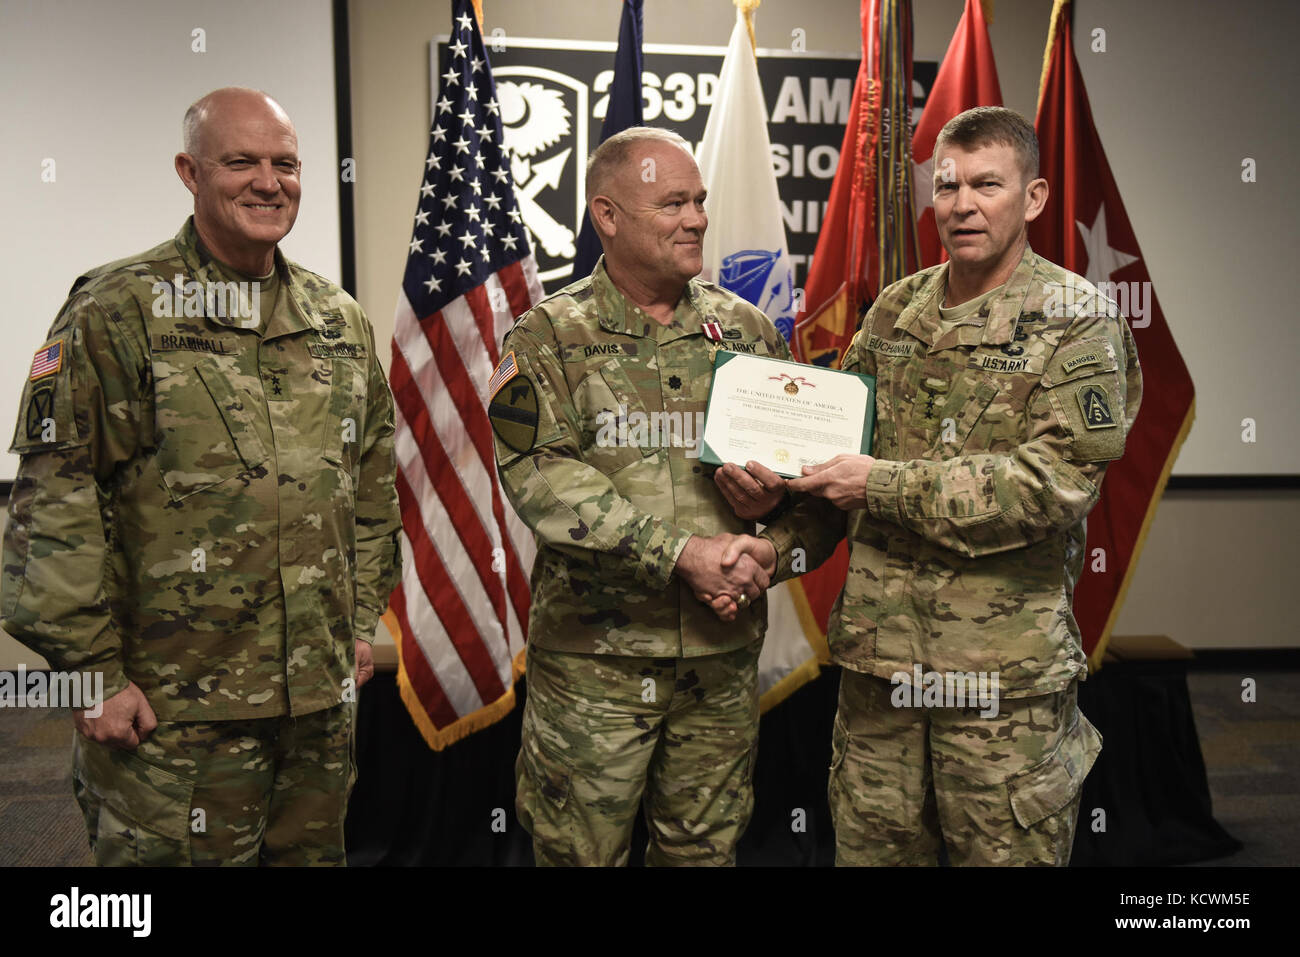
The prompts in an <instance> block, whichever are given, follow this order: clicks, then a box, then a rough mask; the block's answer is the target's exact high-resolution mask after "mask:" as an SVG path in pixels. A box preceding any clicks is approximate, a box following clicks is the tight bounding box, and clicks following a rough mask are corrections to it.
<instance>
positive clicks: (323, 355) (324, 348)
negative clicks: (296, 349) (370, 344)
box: [307, 342, 366, 359]
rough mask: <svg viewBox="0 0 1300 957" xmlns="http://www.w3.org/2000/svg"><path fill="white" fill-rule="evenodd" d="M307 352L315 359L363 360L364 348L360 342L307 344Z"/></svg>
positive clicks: (364, 355)
mask: <svg viewBox="0 0 1300 957" xmlns="http://www.w3.org/2000/svg"><path fill="white" fill-rule="evenodd" d="M307 351H308V352H310V353H311V354H312V355H313V356H315V357H316V358H317V359H364V358H365V357H366V347H365V346H364V345H362V344H361V343H360V342H309V343H307Z"/></svg>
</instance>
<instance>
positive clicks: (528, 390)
mask: <svg viewBox="0 0 1300 957" xmlns="http://www.w3.org/2000/svg"><path fill="white" fill-rule="evenodd" d="M488 394H489V395H490V396H491V399H490V401H489V402H488V419H489V420H490V421H491V422H492V431H493V432H495V433H496V434H497V438H499V439H500V440H501V441H502V442H504V443H505V444H506V445H508V446H509V447H510V448H512V449H514V450H515V451H516V452H527V451H529V450H531V449H532V447H533V443H534V442H535V441H536V439H537V389H536V387H534V385H533V382H532V380H531V379H529V378H528V376H526V375H522V374H520V371H519V364H518V362H517V361H516V359H515V354H514V352H509V353H507V354H506V355H505V356H504V357H503V358H502V359H501V362H500V364H499V365H498V366H497V368H496V371H495V372H493V373H492V378H491V379H489V380H488Z"/></svg>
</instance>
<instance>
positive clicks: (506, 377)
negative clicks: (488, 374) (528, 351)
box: [488, 350, 519, 396]
mask: <svg viewBox="0 0 1300 957" xmlns="http://www.w3.org/2000/svg"><path fill="white" fill-rule="evenodd" d="M518 373H519V365H518V364H517V363H516V362H515V353H514V350H511V351H510V352H507V353H506V354H505V356H504V357H503V358H502V360H501V362H500V363H499V364H498V365H497V371H496V372H493V373H492V378H491V379H488V395H489V396H493V395H496V394H497V392H498V391H500V389H501V387H502V386H503V385H505V384H506V383H507V382H509V381H510V380H511V379H513V378H514V377H515V376H516V375H517V374H518Z"/></svg>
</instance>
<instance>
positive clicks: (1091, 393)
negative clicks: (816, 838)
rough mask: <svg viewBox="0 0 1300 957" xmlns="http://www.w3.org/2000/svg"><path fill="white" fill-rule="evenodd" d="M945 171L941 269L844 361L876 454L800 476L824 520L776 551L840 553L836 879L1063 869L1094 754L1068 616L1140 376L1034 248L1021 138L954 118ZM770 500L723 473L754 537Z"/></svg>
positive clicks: (1062, 274) (901, 287)
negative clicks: (1017, 867)
mask: <svg viewBox="0 0 1300 957" xmlns="http://www.w3.org/2000/svg"><path fill="white" fill-rule="evenodd" d="M934 169H935V176H934V184H933V186H934V212H935V220H936V222H937V224H938V227H939V236H940V239H941V240H942V242H943V246H944V249H945V250H947V253H948V260H949V261H948V262H947V263H945V264H943V265H940V266H935V267H932V268H930V269H926V270H923V271H921V272H919V273H916V274H915V275H912V276H909V277H907V278H906V279H904V280H902V281H901V282H897V283H895V284H893V285H892V286H890V287H889V288H887V289H885V290H883V291H882V292H881V294H880V296H879V297H878V298H877V300H876V301H875V303H873V304H872V306H871V310H870V311H869V312H868V313H867V316H866V318H865V319H864V320H863V323H862V327H861V328H860V329H859V330H858V333H857V335H856V336H855V337H854V339H853V342H852V344H851V345H850V346H849V349H848V351H847V352H846V354H845V356H844V360H843V363H842V365H843V368H844V369H846V370H849V371H855V372H861V373H866V374H869V375H873V376H875V377H876V385H877V391H876V431H875V438H874V444H873V448H872V453H873V454H872V455H840V456H836V457H835V458H833V459H831V460H830V461H829V462H826V463H824V464H822V465H818V466H812V467H806V468H805V469H804V473H805V474H804V476H803V477H802V478H798V479H793V480H791V481H790V482H789V483H788V488H789V489H790V491H792V492H795V493H802V494H807V495H812V496H814V497H815V498H816V499H820V500H821V501H822V502H823V508H822V512H821V515H820V516H816V515H813V514H811V513H810V514H809V515H807V517H806V520H805V521H802V522H800V523H799V524H798V525H796V526H795V528H794V529H793V530H784V529H783V530H774V529H768V530H766V531H765V532H764V535H769V534H770V535H772V536H773V544H774V545H775V546H777V547H780V548H782V549H785V548H787V547H788V546H789V545H790V544H791V542H793V543H795V544H796V545H797V546H800V547H805V548H807V550H808V566H809V567H815V566H816V565H817V564H819V563H820V562H821V561H822V560H824V559H825V557H826V556H828V555H829V554H830V552H831V550H832V549H833V548H834V547H835V545H836V544H837V542H838V541H839V539H840V538H841V537H844V536H845V535H847V538H848V543H849V568H848V576H847V579H846V581H845V584H844V590H843V593H842V594H841V595H840V599H839V602H838V604H837V605H836V606H835V608H834V610H833V611H832V613H831V622H830V627H829V635H828V636H827V637H828V640H829V644H830V649H831V655H832V657H833V659H834V660H835V661H836V662H837V663H838V664H840V665H842V666H843V668H844V670H843V673H842V676H841V681H840V698H839V710H838V713H837V715H836V719H835V732H834V741H833V755H834V757H833V764H832V767H831V777H830V787H829V798H830V805H831V813H832V817H833V820H834V822H835V839H836V860H837V862H838V863H840V864H874V865H884V864H934V863H936V862H937V861H938V858H939V849H940V846H941V844H942V845H943V846H944V847H946V848H947V851H948V855H949V858H950V859H951V860H952V862H953V863H955V864H982V865H988V864H1046V865H1064V864H1066V863H1068V862H1069V859H1070V850H1071V846H1072V843H1073V839H1074V829H1075V823H1076V820H1077V818H1078V812H1079V789H1080V787H1081V786H1082V783H1083V779H1084V777H1085V776H1086V775H1087V773H1088V770H1089V768H1091V767H1092V763H1093V761H1094V760H1095V758H1096V756H1097V754H1098V752H1099V751H1100V750H1101V737H1100V735H1098V733H1097V731H1096V730H1095V729H1094V728H1093V726H1092V725H1091V724H1090V723H1089V722H1088V719H1087V718H1086V717H1084V716H1083V714H1082V713H1081V712H1080V711H1079V708H1078V703H1077V689H1078V682H1079V681H1081V680H1083V679H1084V678H1085V677H1086V675H1087V661H1086V659H1085V657H1084V654H1083V649H1082V646H1081V641H1080V635H1079V626H1078V624H1077V622H1076V621H1075V618H1074V613H1073V610H1072V608H1071V601H1072V598H1073V595H1074V586H1075V583H1076V582H1077V581H1078V580H1079V576H1080V574H1081V573H1082V570H1083V551H1084V540H1085V535H1084V520H1085V518H1086V516H1087V514H1088V512H1089V510H1090V509H1091V508H1092V507H1093V505H1094V504H1096V502H1097V499H1098V496H1099V495H1100V490H1101V482H1102V479H1103V477H1104V476H1105V474H1106V468H1107V466H1108V464H1109V463H1110V462H1112V461H1114V460H1115V459H1118V458H1119V457H1120V456H1121V455H1122V454H1123V452H1124V442H1125V437H1126V436H1127V434H1128V430H1129V428H1130V427H1131V425H1132V423H1133V419H1134V417H1135V416H1136V415H1137V411H1138V405H1139V403H1140V401H1141V396H1142V374H1141V370H1140V368H1139V366H1138V359H1137V350H1136V347H1135V346H1134V342H1133V334H1132V332H1131V331H1130V330H1129V327H1128V324H1127V323H1126V322H1125V320H1124V317H1123V316H1121V315H1120V314H1119V311H1118V309H1116V307H1115V304H1114V303H1112V302H1110V301H1109V300H1107V299H1106V298H1105V297H1103V296H1102V295H1101V294H1100V293H1099V292H1098V291H1097V290H1096V288H1095V287H1093V286H1092V285H1091V284H1090V283H1089V282H1088V281H1087V280H1086V279H1084V278H1083V277H1082V276H1077V275H1075V274H1073V273H1071V272H1068V271H1067V270H1065V269H1062V268H1061V267H1060V266H1057V265H1055V264H1053V263H1050V262H1048V261H1047V260H1045V259H1043V258H1042V257H1040V256H1038V255H1037V254H1035V253H1034V251H1033V250H1032V249H1031V248H1030V247H1029V245H1028V242H1027V238H1026V236H1027V229H1026V227H1027V225H1028V223H1029V222H1031V221H1032V220H1034V219H1035V218H1036V217H1037V216H1038V215H1039V214H1040V213H1041V212H1042V209H1043V206H1044V204H1045V203H1046V201H1047V195H1048V183H1047V181H1046V180H1044V179H1042V178H1040V177H1039V176H1038V140H1037V138H1036V137H1035V135H1034V129H1033V127H1032V126H1030V125H1029V123H1028V122H1027V121H1026V120H1025V119H1024V118H1023V117H1021V116H1020V115H1019V114H1018V113H1015V112H1014V111H1012V110H1007V109H1003V108H1001V107H980V108H977V109H974V110H969V111H967V112H965V113H962V114H960V115H958V116H956V117H954V118H953V119H952V120H950V121H949V122H948V123H947V125H945V126H944V128H943V129H942V130H941V131H940V133H939V136H938V140H937V142H936V143H935V150H934ZM777 479H778V477H777V476H775V475H773V474H772V473H770V472H768V471H767V470H766V469H763V468H762V467H761V466H753V467H751V469H750V470H749V472H745V471H743V470H741V469H739V468H737V467H736V466H727V467H726V469H724V470H722V471H720V472H719V475H718V482H719V485H720V487H721V488H722V489H723V491H724V492H725V493H726V494H727V496H728V499H729V500H730V501H732V502H733V503H734V505H735V507H736V508H737V510H738V511H739V512H740V514H742V515H746V514H756V513H757V512H759V511H761V510H762V509H764V508H767V507H770V506H771V504H772V503H774V502H775V501H776V499H777V498H778V497H779V495H780V494H781V492H780V483H779V481H777ZM760 483H761V484H760ZM803 507H804V504H803V503H801V504H800V505H799V506H797V509H798V508H803ZM790 573H791V569H790V568H789V567H788V566H787V565H786V564H785V563H784V562H783V563H782V568H781V570H780V574H779V575H778V577H782V578H783V577H786V576H788V575H789V574H790ZM719 605H720V607H724V608H725V607H727V600H726V599H721V600H720V601H719Z"/></svg>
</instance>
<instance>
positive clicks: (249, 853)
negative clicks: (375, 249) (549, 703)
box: [2, 88, 399, 865]
mask: <svg viewBox="0 0 1300 957" xmlns="http://www.w3.org/2000/svg"><path fill="white" fill-rule="evenodd" d="M175 165H176V172H177V173H178V174H179V176H180V178H181V181H182V182H183V183H184V184H185V186H186V188H187V189H189V191H190V192H191V193H193V195H194V215H193V217H192V218H191V219H189V220H187V221H186V223H185V224H184V225H183V226H182V227H181V230H180V232H179V233H177V234H176V237H175V238H174V239H172V240H169V241H168V242H165V243H163V244H162V245H160V246H157V247H155V248H153V249H151V250H149V251H148V252H144V253H141V254H140V255H138V256H132V257H129V258H127V259H123V260H120V261H118V262H115V263H110V264H108V265H106V266H101V267H99V268H98V269H92V270H90V271H88V272H87V273H85V274H84V275H82V276H81V277H79V278H78V279H77V281H76V282H75V283H74V284H73V286H72V290H71V292H70V294H69V296H68V299H67V301H66V302H65V303H64V305H63V308H62V309H61V310H60V312H59V314H58V317H57V318H56V319H55V320H54V325H53V326H52V327H51V328H50V332H49V335H48V336H47V338H46V340H45V343H44V344H43V345H42V346H41V348H40V350H38V352H37V355H36V360H35V361H34V362H33V366H32V371H31V374H30V376H29V379H28V381H27V383H26V384H25V387H24V391H23V397H22V405H21V407H20V412H19V419H18V427H17V430H16V432H15V435H14V442H13V446H12V450H13V451H14V452H17V453H19V454H20V455H21V456H22V463H21V466H20V469H19V472H18V478H17V480H16V482H15V483H14V489H13V495H12V497H11V499H10V505H9V524H8V528H7V531H6V534H5V540H4V566H3V573H4V574H3V596H2V601H3V608H2V611H3V625H4V627H5V629H6V630H7V631H9V633H10V634H12V635H14V636H15V637H17V638H18V639H19V640H20V641H22V642H23V643H25V644H26V645H28V646H29V647H30V648H32V649H33V650H34V651H37V652H39V653H40V654H42V655H43V656H45V658H46V659H47V660H48V661H49V663H50V666H51V668H53V669H57V670H66V671H73V672H83V673H87V674H93V673H99V674H101V675H102V676H103V685H104V695H105V698H106V700H105V701H104V702H103V706H102V714H97V712H96V711H87V712H85V713H81V712H76V713H74V719H75V722H76V727H77V734H76V735H75V736H74V737H75V743H74V751H73V778H74V780H73V787H74V790H75V792H76V796H77V800H78V801H79V803H80V804H81V808H82V810H83V812H84V814H85V818H86V827H87V830H88V832H89V837H90V845H91V848H92V851H93V853H94V857H95V860H96V862H97V863H99V864H166V865H172V864H196V865H200V864H201V865H216V864H243V865H256V864H342V863H344V850H343V817H344V813H345V810H346V804H347V798H348V793H349V791H350V789H351V786H352V781H353V778H354V776H355V770H354V764H353V760H352V728H353V720H354V714H355V702H356V692H357V689H358V687H359V686H360V685H361V684H362V683H364V681H365V680H366V679H367V678H368V677H369V675H370V674H371V672H372V670H373V669H372V666H371V664H370V660H371V657H370V648H369V644H368V642H369V641H370V639H371V637H372V636H373V634H374V630H375V626H376V623H377V620H378V616H379V614H380V613H381V612H382V611H383V609H384V607H385V605H386V603H387V600H388V595H389V592H390V591H391V590H392V588H393V585H394V584H395V582H396V580H397V575H398V571H399V569H398V562H399V557H398V553H397V550H396V534H397V530H398V527H399V520H398V512H397V501H396V494H395V492H394V486H393V471H394V462H393V438H392V434H393V407H392V398H391V396H390V394H389V391H388V386H387V383H386V381H385V377H384V374H383V371H382V369H381V368H380V364H379V360H378V357H377V355H376V353H375V346H374V336H373V333H372V331H371V328H370V325H369V323H368V322H367V321H366V318H365V316H364V314H363V313H362V311H361V308H360V307H359V306H358V305H357V303H356V302H355V301H353V299H352V298H351V297H350V296H348V295H347V293H345V292H344V291H343V290H342V289H340V288H339V287H338V286H336V285H334V284H333V283H331V282H330V281H328V280H326V279H324V278H322V277H321V276H318V275H316V274H314V273H311V272H308V271H307V270H305V269H303V268H301V267H300V266H298V265H296V264H294V263H291V262H289V261H288V260H287V259H285V257H284V255H283V254H282V253H281V252H280V250H279V248H278V244H279V242H280V240H282V239H283V238H284V237H285V235H286V234H287V233H288V232H289V230H290V229H291V228H292V227H293V224H294V220H295V218H296V217H297V215H298V202H299V196H300V193H301V184H300V179H299V175H300V171H301V164H300V162H299V158H298V141H297V135H296V134H295V132H294V128H293V124H292V123H291V122H290V121H289V117H288V116H287V115H286V114H285V112H284V110H283V109H282V108H281V107H280V105H279V104H278V103H276V102H275V101H274V100H273V99H271V98H270V97H269V96H267V95H265V94H263V93H259V92H256V91H253V90H246V89H237V88H230V89H222V90H216V91H215V92H213V93H210V94H208V95H207V96H205V97H203V98H202V99H201V100H199V101H198V102H197V103H195V104H194V105H193V106H191V107H190V109H189V111H188V112H187V113H186V114H185V119H184V152H182V153H180V154H179V155H177V157H176V160H175ZM96 714H97V716H96Z"/></svg>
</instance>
